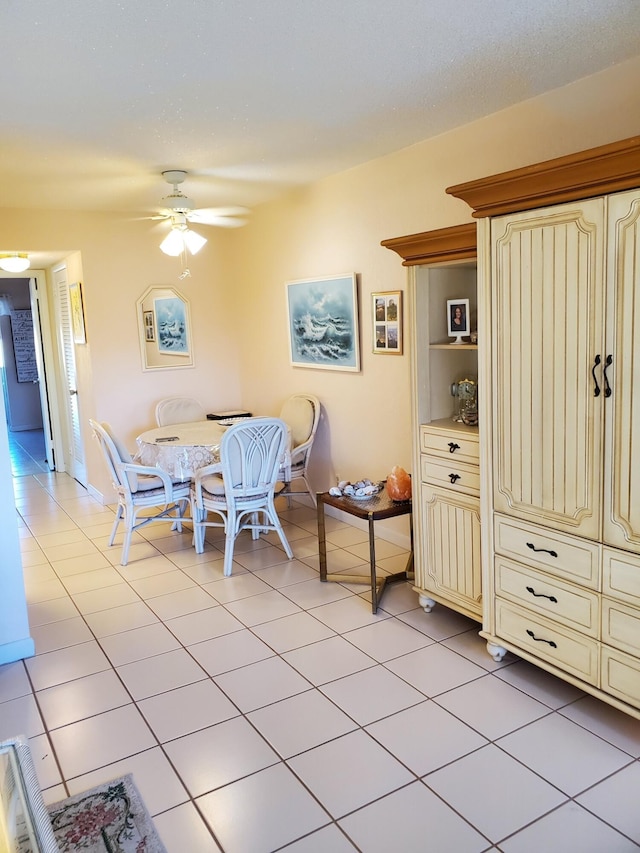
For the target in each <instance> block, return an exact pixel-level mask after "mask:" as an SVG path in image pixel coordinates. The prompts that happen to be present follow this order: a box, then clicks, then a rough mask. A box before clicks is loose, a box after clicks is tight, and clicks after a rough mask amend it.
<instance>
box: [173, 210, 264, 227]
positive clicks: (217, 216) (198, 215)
mask: <svg viewBox="0 0 640 853" xmlns="http://www.w3.org/2000/svg"><path fill="white" fill-rule="evenodd" d="M247 213H249V210H248V208H246V207H200V208H197V209H196V210H191V211H190V212H189V213H188V214H187V218H188V219H189V220H190V221H191V222H201V223H202V224H203V225H220V224H221V222H220V220H221V219H227V218H228V217H235V216H246V214H247ZM245 222H246V220H244V221H243V222H242V225H244V224H245ZM230 227H232V228H233V226H230Z"/></svg>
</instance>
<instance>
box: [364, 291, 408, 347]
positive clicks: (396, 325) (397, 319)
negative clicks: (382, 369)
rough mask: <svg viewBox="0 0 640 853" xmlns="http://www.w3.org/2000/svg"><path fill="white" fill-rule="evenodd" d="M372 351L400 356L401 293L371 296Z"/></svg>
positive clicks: (392, 292) (394, 292)
mask: <svg viewBox="0 0 640 853" xmlns="http://www.w3.org/2000/svg"><path fill="white" fill-rule="evenodd" d="M371 312H372V313H371V316H372V321H373V323H372V324H373V351H374V353H379V354H381V355H402V291H401V290H388V291H386V292H384V293H372V294H371Z"/></svg>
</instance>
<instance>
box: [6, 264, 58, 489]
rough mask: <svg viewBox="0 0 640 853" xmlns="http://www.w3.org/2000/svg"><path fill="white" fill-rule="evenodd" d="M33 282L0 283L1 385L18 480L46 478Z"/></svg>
mask: <svg viewBox="0 0 640 853" xmlns="http://www.w3.org/2000/svg"><path fill="white" fill-rule="evenodd" d="M30 280H31V279H30V278H20V277H15V278H14V277H9V278H7V277H3V280H2V282H0V381H1V383H2V394H3V397H4V404H5V415H6V423H7V433H8V437H9V452H10V461H11V471H12V474H13V476H14V477H20V476H25V475H28V474H34V473H40V472H48V471H50V470H51V468H52V467H53V466H52V465H51V464H50V461H49V454H48V452H47V442H46V439H45V428H44V420H43V418H44V413H43V411H42V401H41V393H40V391H41V389H40V379H41V377H40V373H39V367H38V358H37V357H36V349H37V346H36V340H35V323H34V319H37V318H34V317H33V315H32V306H31V288H30Z"/></svg>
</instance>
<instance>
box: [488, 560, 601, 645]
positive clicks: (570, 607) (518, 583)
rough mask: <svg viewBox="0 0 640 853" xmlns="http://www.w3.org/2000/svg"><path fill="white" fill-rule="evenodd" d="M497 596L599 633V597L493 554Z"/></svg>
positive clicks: (585, 631) (582, 630) (577, 628)
mask: <svg viewBox="0 0 640 853" xmlns="http://www.w3.org/2000/svg"><path fill="white" fill-rule="evenodd" d="M495 585H496V595H499V596H500V597H501V598H506V599H508V600H509V601H512V602H514V603H515V604H521V605H522V606H523V607H526V608H527V609H528V610H533V611H534V612H535V613H539V614H541V615H542V616H547V617H549V618H550V619H553V620H555V621H557V622H561V623H562V624H563V625H566V626H567V627H569V628H575V629H576V630H577V631H581V632H582V633H584V634H588V635H589V636H590V637H596V638H597V637H598V635H599V632H600V596H599V595H598V593H596V592H591V591H590V590H587V589H583V588H582V587H579V586H576V585H575V584H570V583H563V582H562V581H559V580H556V579H554V578H551V577H549V575H545V574H543V573H542V572H538V571H536V570H535V569H531V568H528V567H526V566H522V565H520V564H518V563H515V562H513V561H512V560H507V559H505V558H504V557H500V556H496V557H495Z"/></svg>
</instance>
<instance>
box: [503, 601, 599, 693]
mask: <svg viewBox="0 0 640 853" xmlns="http://www.w3.org/2000/svg"><path fill="white" fill-rule="evenodd" d="M496 635H497V637H499V638H500V637H501V638H504V640H506V641H509V642H511V643H513V644H514V645H516V646H518V647H519V648H521V649H523V650H526V651H528V652H530V653H531V654H533V655H535V656H536V657H538V658H541V659H542V660H545V661H547V662H549V663H552V664H554V665H555V666H557V667H558V668H559V669H563V670H565V672H569V673H571V674H572V675H575V676H577V677H578V678H581V679H582V680H583V681H586V682H588V683H589V684H594V685H597V684H598V664H599V658H600V644H599V643H598V642H597V641H596V640H594V639H593V638H591V637H585V636H584V635H583V634H580V633H578V632H577V631H572V630H571V629H570V628H567V627H565V626H564V625H560V624H558V623H557V622H552V621H551V620H550V619H545V618H544V616H538V615H534V614H533V613H529V612H527V611H526V610H525V609H524V608H519V607H517V606H516V605H511V604H508V603H507V602H505V601H502V600H501V599H497V600H496Z"/></svg>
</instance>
